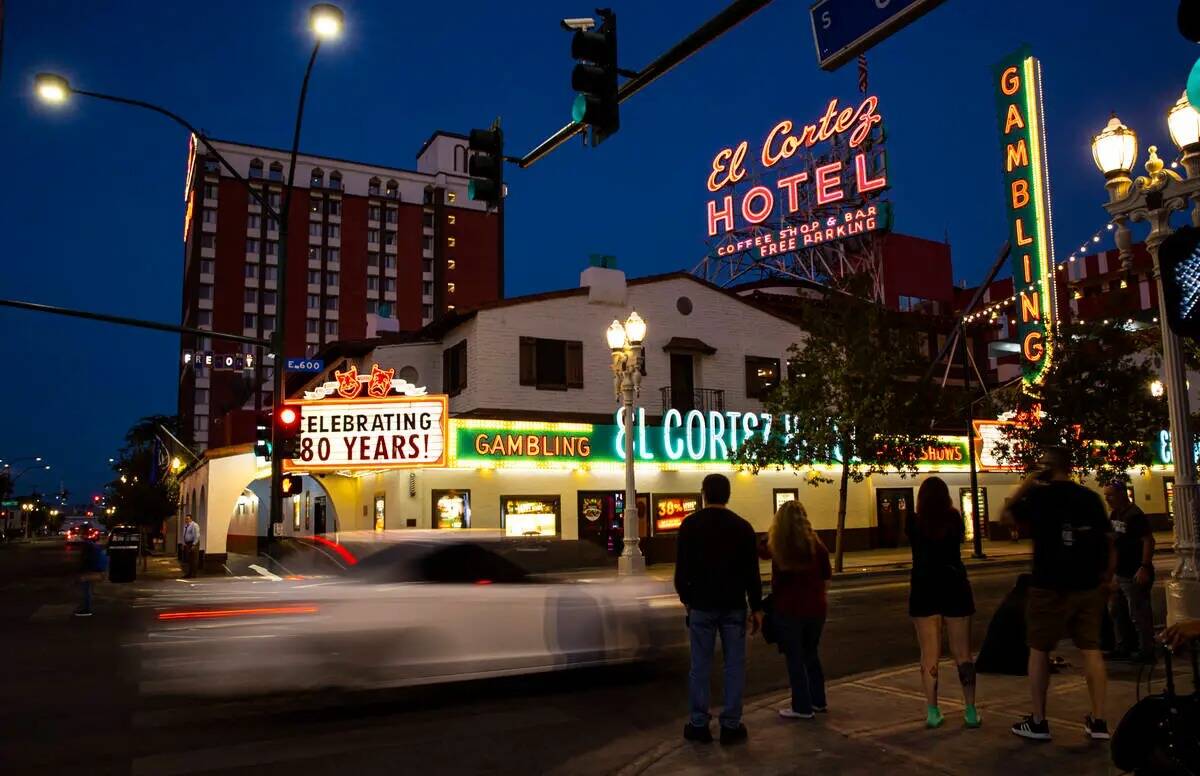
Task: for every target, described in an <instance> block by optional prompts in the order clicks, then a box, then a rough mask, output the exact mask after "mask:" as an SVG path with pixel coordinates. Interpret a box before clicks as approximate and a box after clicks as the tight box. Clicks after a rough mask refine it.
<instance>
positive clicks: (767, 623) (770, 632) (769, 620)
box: [762, 593, 779, 644]
mask: <svg viewBox="0 0 1200 776" xmlns="http://www.w3.org/2000/svg"><path fill="white" fill-rule="evenodd" d="M762 611H763V623H762V637H763V641H765V642H767V643H768V644H774V643H776V642H777V641H779V624H778V623H776V622H775V596H774V595H773V594H771V593H767V594H766V595H765V596H763V600H762Z"/></svg>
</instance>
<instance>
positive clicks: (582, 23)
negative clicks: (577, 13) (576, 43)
mask: <svg viewBox="0 0 1200 776" xmlns="http://www.w3.org/2000/svg"><path fill="white" fill-rule="evenodd" d="M561 24H562V28H563V29H564V30H567V31H570V30H583V31H584V32H587V31H588V30H590V29H592V28H593V27H595V26H596V20H595V19H593V18H591V17H590V16H587V17H584V18H575V19H563V20H562V22H561Z"/></svg>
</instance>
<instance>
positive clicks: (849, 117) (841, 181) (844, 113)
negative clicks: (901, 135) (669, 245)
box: [706, 96, 888, 257]
mask: <svg viewBox="0 0 1200 776" xmlns="http://www.w3.org/2000/svg"><path fill="white" fill-rule="evenodd" d="M882 122H883V116H882V115H880V113H879V98H877V97H874V96H870V97H866V98H864V99H863V100H862V102H860V103H859V104H858V105H845V106H842V105H840V104H839V103H838V100H837V99H836V98H835V99H833V100H830V101H829V103H828V104H827V105H826V106H825V112H824V114H822V116H821V117H820V118H819V119H817V120H815V121H814V122H812V123H811V124H805V125H804V126H802V127H797V126H796V125H795V124H794V122H792V121H791V120H790V119H784V120H782V121H780V122H778V123H777V124H776V125H775V126H774V127H772V128H771V130H770V132H768V133H767V136H766V138H765V139H764V140H763V142H762V144H761V145H760V146H758V147H757V148H756V149H755V152H754V155H753V156H752V157H751V159H750V165H751V167H752V168H753V169H754V170H756V171H757V173H756V175H755V181H754V185H752V186H749V188H746V189H745V190H744V191H742V192H740V193H739V195H738V196H737V197H736V198H735V194H734V192H733V191H732V190H733V188H734V187H735V185H736V184H738V183H739V182H740V181H743V180H744V179H746V177H747V169H748V167H747V156H748V155H749V154H750V153H751V149H750V141H748V140H742V141H741V142H739V143H738V144H736V145H733V146H730V147H727V148H723V149H721V150H720V151H718V152H717V154H716V156H714V157H713V160H712V164H711V167H710V170H709V174H708V190H709V191H710V192H712V193H713V194H715V195H717V196H715V197H714V198H711V199H709V201H708V203H707V205H706V220H707V226H708V235H709V237H720V236H726V235H729V234H730V233H731V232H732V233H737V235H742V234H744V233H745V231H746V230H751V231H752V232H753V234H752V235H751V236H750V237H748V238H743V239H738V238H737V237H736V236H735V237H734V238H731V239H730V240H729V241H728V242H726V243H725V244H723V245H721V246H720V247H719V248H718V251H717V253H718V255H720V256H725V255H731V254H733V253H740V252H743V251H747V250H753V251H754V252H755V253H756V254H757V255H758V256H760V257H768V256H775V255H778V254H782V253H788V252H793V251H796V250H799V249H801V248H810V247H814V246H817V245H821V244H823V243H828V242H835V241H837V240H841V239H844V238H846V237H851V236H855V235H859V234H863V233H865V232H870V231H873V230H875V229H879V228H883V227H885V226H886V225H887V224H886V220H887V219H886V217H885V216H886V211H885V209H883V208H881V207H879V206H878V205H875V204H873V203H869V202H868V203H866V204H863V205H862V206H857V205H850V204H847V205H846V206H845V207H843V208H842V209H840V210H836V208H837V203H839V202H846V203H850V202H856V203H862V202H864V199H863V195H867V194H871V193H873V192H879V191H881V190H883V189H885V188H887V185H888V182H887V174H886V171H885V170H884V166H883V157H882V155H874V156H873V155H870V154H868V148H867V146H866V145H865V141H867V140H868V138H869V137H870V136H871V132H872V129H873V128H874V127H875V125H877V124H881V123H882ZM826 143H828V144H829V147H830V148H831V149H837V151H839V153H830V154H828V155H825V156H819V155H816V154H814V152H813V151H812V149H813V148H814V147H815V146H818V145H821V144H826ZM771 175H774V176H775V177H774V180H773V181H770V182H768V183H763V182H762V181H761V179H762V178H769V177H770V176H771ZM748 183H749V181H748ZM727 190H728V192H729V193H725V194H723V195H722V194H720V192H722V191H727ZM818 208H820V215H819V216H818V215H816V212H817V209H818ZM830 208H835V210H832V211H831V210H830ZM772 215H774V216H775V219H774V221H775V223H776V224H778V227H779V228H771V229H767V228H766V227H765V226H763V225H764V224H765V223H766V222H767V221H768V219H770V218H771V217H772ZM756 227H761V229H756Z"/></svg>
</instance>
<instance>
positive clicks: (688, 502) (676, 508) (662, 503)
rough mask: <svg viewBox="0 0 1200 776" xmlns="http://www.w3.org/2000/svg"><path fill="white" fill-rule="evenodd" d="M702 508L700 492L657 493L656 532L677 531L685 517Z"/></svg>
mask: <svg viewBox="0 0 1200 776" xmlns="http://www.w3.org/2000/svg"><path fill="white" fill-rule="evenodd" d="M699 508H700V494H699V493H655V494H654V534H655V536H657V535H659V534H668V533H675V532H676V531H678V530H679V526H681V525H683V518H685V517H687V516H688V515H690V514H691V513H693V512H695V511H696V510H697V509H699Z"/></svg>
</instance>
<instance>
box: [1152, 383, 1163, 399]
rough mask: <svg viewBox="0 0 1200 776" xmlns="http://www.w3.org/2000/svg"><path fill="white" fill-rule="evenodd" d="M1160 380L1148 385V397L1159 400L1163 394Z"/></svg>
mask: <svg viewBox="0 0 1200 776" xmlns="http://www.w3.org/2000/svg"><path fill="white" fill-rule="evenodd" d="M1164 390H1165V389H1164V388H1163V384H1162V380H1155V381H1153V382H1152V383H1150V395H1151V396H1153V397H1154V398H1156V399H1161V398H1162V397H1163V392H1164Z"/></svg>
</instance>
